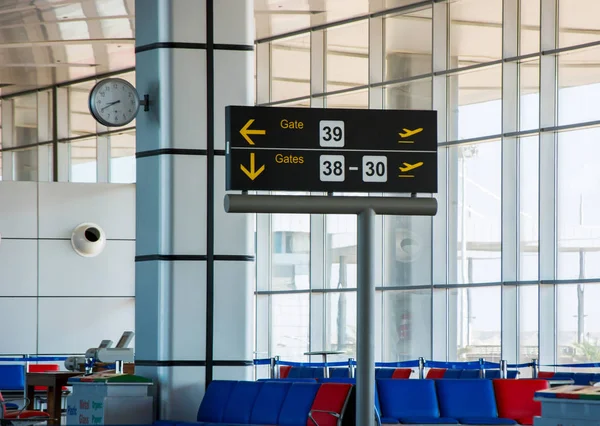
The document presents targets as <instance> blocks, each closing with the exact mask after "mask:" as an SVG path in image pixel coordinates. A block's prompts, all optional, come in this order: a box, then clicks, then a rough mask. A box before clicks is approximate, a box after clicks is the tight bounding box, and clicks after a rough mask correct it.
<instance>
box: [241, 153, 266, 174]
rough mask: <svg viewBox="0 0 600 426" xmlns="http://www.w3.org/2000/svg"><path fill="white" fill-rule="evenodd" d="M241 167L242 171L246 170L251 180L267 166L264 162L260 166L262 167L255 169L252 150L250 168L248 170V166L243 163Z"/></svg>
mask: <svg viewBox="0 0 600 426" xmlns="http://www.w3.org/2000/svg"><path fill="white" fill-rule="evenodd" d="M240 169H241V170H242V172H244V173H245V174H246V176H248V177H249V178H250V179H251V180H254V179H256V178H257V177H258V175H260V174H261V173H262V172H264V171H265V166H264V164H263V165H262V166H260V169H258V170H254V153H253V152H251V153H250V170H248V169H247V168H245V167H244V166H243V165H242V164H240Z"/></svg>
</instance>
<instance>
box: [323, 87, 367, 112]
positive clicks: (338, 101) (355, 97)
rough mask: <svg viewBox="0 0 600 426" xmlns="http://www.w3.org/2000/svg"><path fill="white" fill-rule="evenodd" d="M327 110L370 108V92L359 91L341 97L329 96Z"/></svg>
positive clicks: (326, 100)
mask: <svg viewBox="0 0 600 426" xmlns="http://www.w3.org/2000/svg"><path fill="white" fill-rule="evenodd" d="M325 102H326V104H327V108H369V92H368V91H367V90H359V91H356V92H350V93H344V94H341V95H333V96H327V98H326V99H325Z"/></svg>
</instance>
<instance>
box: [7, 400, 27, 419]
mask: <svg viewBox="0 0 600 426" xmlns="http://www.w3.org/2000/svg"><path fill="white" fill-rule="evenodd" d="M14 401H22V402H25V404H24V405H23V408H20V409H18V410H7V409H6V403H7V402H14ZM0 404H2V411H4V412H6V411H11V412H14V411H17V417H19V416H20V415H21V413H22V412H23V411H25V409H26V408H27V406H28V405H29V398H27V397H23V398H7V399H5V400H4V401H0Z"/></svg>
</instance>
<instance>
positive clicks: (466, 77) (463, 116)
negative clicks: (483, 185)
mask: <svg viewBox="0 0 600 426" xmlns="http://www.w3.org/2000/svg"><path fill="white" fill-rule="evenodd" d="M453 4H455V3H453ZM448 90H449V96H448V97H449V100H450V105H449V107H448V133H449V134H448V138H449V140H450V141H455V140H461V139H470V138H477V137H482V136H489V135H497V134H500V133H501V131H502V67H500V66H492V67H486V68H482V69H478V70H476V71H467V72H462V73H459V74H455V75H451V76H449V77H448Z"/></svg>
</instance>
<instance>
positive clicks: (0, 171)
mask: <svg viewBox="0 0 600 426" xmlns="http://www.w3.org/2000/svg"><path fill="white" fill-rule="evenodd" d="M0 149H2V145H0ZM0 180H2V151H0Z"/></svg>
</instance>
